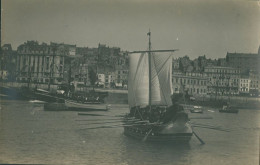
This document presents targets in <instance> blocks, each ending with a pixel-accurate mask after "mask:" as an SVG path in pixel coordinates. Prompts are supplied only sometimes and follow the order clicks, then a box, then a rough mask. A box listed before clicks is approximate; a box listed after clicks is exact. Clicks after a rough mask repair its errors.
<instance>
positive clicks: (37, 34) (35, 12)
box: [2, 0, 260, 59]
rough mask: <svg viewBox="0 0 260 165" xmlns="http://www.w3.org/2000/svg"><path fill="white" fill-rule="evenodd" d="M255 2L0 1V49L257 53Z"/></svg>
mask: <svg viewBox="0 0 260 165" xmlns="http://www.w3.org/2000/svg"><path fill="white" fill-rule="evenodd" d="M259 6H260V5H259V3H258V2H257V1H239V2H234V1H231V0H227V1H215V0H212V1H209V2H208V1H204V0H200V1H196V2H192V1H187V2H181V1H163V2H159V1H157V0H153V1H149V2H148V1H146V0H142V1H130V2H126V1H123V2H122V1H117V0H112V1H110V2H105V1H103V0H100V1H77V3H75V2H72V1H67V0H65V1H62V3H61V1H59V0H56V1H41V0H40V1H36V2H35V1H31V0H22V1H16V0H11V1H5V0H4V1H2V45H3V44H7V43H10V44H12V46H13V48H14V49H16V48H17V47H18V46H19V45H20V44H23V43H24V42H26V41H28V40H35V41H38V42H39V43H41V42H46V43H49V42H57V43H66V44H73V45H75V44H76V45H77V46H78V47H97V45H98V44H99V43H101V44H106V45H108V46H110V47H120V48H121V49H122V50H126V51H134V50H145V49H147V47H148V37H147V36H146V33H147V32H148V30H149V28H150V29H151V32H152V47H153V49H171V48H174V49H179V50H180V51H178V52H176V53H174V55H175V57H182V56H185V55H188V56H189V57H190V58H191V59H194V58H196V57H198V56H202V55H206V56H207V57H208V58H213V59H217V58H223V57H225V56H226V54H227V52H238V53H256V52H257V50H258V48H259V45H260V32H259V30H258V29H260V20H259V18H260V17H256V16H257V15H260V10H259Z"/></svg>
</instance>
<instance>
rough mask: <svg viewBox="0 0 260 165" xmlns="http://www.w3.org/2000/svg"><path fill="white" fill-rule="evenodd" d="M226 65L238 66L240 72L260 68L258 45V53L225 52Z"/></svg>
mask: <svg viewBox="0 0 260 165" xmlns="http://www.w3.org/2000/svg"><path fill="white" fill-rule="evenodd" d="M226 59H227V63H228V66H230V67H234V68H239V69H240V70H241V73H246V74H248V73H249V71H250V70H253V71H259V70H260V46H259V49H258V53H229V52H227V56H226Z"/></svg>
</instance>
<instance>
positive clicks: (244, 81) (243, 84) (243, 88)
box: [238, 77, 251, 94]
mask: <svg viewBox="0 0 260 165" xmlns="http://www.w3.org/2000/svg"><path fill="white" fill-rule="evenodd" d="M250 82H251V80H250V79H249V77H242V78H240V79H239V85H238V86H239V93H240V94H249V89H250Z"/></svg>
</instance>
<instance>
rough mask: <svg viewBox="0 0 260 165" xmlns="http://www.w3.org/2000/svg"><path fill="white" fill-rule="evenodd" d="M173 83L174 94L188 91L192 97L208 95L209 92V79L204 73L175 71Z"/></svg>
mask: <svg viewBox="0 0 260 165" xmlns="http://www.w3.org/2000/svg"><path fill="white" fill-rule="evenodd" d="M172 82H173V86H172V87H173V93H184V91H187V92H188V94H190V95H206V94H207V92H208V89H207V84H208V78H207V76H206V75H205V74H203V73H199V72H186V73H183V72H180V71H175V70H174V71H173V76H172Z"/></svg>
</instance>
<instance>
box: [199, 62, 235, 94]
mask: <svg viewBox="0 0 260 165" xmlns="http://www.w3.org/2000/svg"><path fill="white" fill-rule="evenodd" d="M204 72H205V74H207V76H208V78H209V84H208V90H209V93H211V94H214V93H215V94H220V95H224V94H226V95H227V94H238V92H239V89H238V85H239V80H240V70H239V69H238V68H232V67H221V66H210V67H205V69H204Z"/></svg>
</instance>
